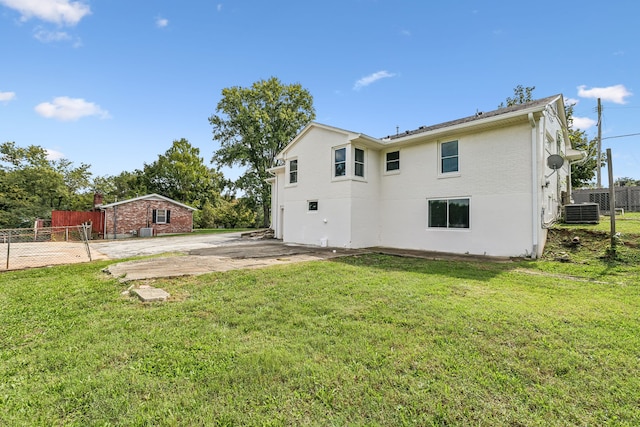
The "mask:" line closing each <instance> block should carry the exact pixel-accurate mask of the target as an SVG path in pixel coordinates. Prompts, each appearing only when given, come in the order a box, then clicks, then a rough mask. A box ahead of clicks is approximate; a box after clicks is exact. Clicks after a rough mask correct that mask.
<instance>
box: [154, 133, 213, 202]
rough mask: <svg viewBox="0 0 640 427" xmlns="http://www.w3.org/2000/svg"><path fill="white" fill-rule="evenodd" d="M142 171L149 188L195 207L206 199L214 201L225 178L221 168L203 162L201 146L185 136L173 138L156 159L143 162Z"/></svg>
mask: <svg viewBox="0 0 640 427" xmlns="http://www.w3.org/2000/svg"><path fill="white" fill-rule="evenodd" d="M142 175H143V181H144V183H145V185H146V188H147V189H148V191H149V192H152V193H158V194H162V195H163V196H166V197H169V198H171V199H174V200H177V201H179V202H182V203H189V204H192V205H194V206H195V207H197V208H200V207H202V206H204V204H205V203H207V202H209V203H212V204H214V205H215V204H216V201H217V200H218V198H219V197H220V191H221V190H222V187H223V182H224V180H223V177H222V174H221V173H220V172H217V171H216V170H214V169H211V168H209V167H208V166H206V165H205V164H204V159H203V158H202V157H200V149H198V148H197V147H194V146H193V145H191V143H189V141H187V140H186V139H184V138H182V139H180V140H175V141H173V144H172V145H171V148H169V149H168V150H167V151H166V152H165V153H164V154H161V155H159V156H158V160H156V161H155V162H153V163H151V164H149V165H147V164H145V165H144V170H143V174H142Z"/></svg>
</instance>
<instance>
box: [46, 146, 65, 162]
mask: <svg viewBox="0 0 640 427" xmlns="http://www.w3.org/2000/svg"><path fill="white" fill-rule="evenodd" d="M45 151H46V152H47V160H60V159H64V154H62V153H61V152H59V151H56V150H52V149H51V148H45Z"/></svg>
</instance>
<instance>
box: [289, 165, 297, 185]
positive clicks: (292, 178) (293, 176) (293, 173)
mask: <svg viewBox="0 0 640 427" xmlns="http://www.w3.org/2000/svg"><path fill="white" fill-rule="evenodd" d="M297 182H298V159H295V160H290V161H289V184H295V183H297Z"/></svg>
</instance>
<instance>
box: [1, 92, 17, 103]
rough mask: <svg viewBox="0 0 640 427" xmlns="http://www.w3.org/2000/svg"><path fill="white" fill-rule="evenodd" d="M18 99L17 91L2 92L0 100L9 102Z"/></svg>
mask: <svg viewBox="0 0 640 427" xmlns="http://www.w3.org/2000/svg"><path fill="white" fill-rule="evenodd" d="M14 99H16V93H15V92H0V102H9V101H13V100H14Z"/></svg>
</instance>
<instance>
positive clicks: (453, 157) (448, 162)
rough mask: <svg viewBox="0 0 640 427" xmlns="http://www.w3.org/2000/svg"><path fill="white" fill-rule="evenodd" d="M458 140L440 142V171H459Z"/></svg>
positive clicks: (443, 172)
mask: <svg viewBox="0 0 640 427" xmlns="http://www.w3.org/2000/svg"><path fill="white" fill-rule="evenodd" d="M459 171H460V167H459V155H458V141H449V142H443V143H441V144H440V173H442V174H445V173H452V172H459Z"/></svg>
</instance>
